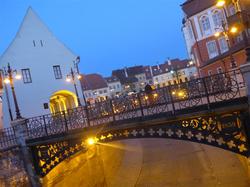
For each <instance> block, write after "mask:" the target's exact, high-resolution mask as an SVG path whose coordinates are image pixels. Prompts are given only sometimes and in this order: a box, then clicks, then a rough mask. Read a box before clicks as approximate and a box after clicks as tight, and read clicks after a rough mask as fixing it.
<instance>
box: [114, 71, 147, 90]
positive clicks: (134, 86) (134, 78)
mask: <svg viewBox="0 0 250 187" xmlns="http://www.w3.org/2000/svg"><path fill="white" fill-rule="evenodd" d="M112 76H116V77H118V79H119V80H120V81H121V84H122V86H123V92H124V93H129V92H140V91H142V90H144V87H145V85H146V84H147V83H148V81H147V76H146V72H145V68H144V66H133V67H128V68H124V69H118V70H114V71H112Z"/></svg>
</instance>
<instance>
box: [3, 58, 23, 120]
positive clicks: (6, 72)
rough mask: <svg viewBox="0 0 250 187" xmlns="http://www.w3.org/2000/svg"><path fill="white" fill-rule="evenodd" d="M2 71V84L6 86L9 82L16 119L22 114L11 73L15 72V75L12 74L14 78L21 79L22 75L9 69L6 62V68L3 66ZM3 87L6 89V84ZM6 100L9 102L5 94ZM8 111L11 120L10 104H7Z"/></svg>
mask: <svg viewBox="0 0 250 187" xmlns="http://www.w3.org/2000/svg"><path fill="white" fill-rule="evenodd" d="M2 72H3V75H4V80H3V82H4V85H5V86H6V84H10V88H11V91H12V96H13V100H14V105H15V110H16V119H21V118H22V116H21V113H20V109H19V106H18V102H17V97H16V92H15V87H14V80H13V75H14V74H15V76H14V78H15V79H21V78H22V77H21V75H20V74H18V73H17V71H16V70H12V69H11V67H10V64H9V63H8V66H7V70H6V69H5V68H4V70H2ZM5 89H6V91H7V86H6V87H5ZM6 94H7V92H6ZM7 102H8V103H9V99H8V96H7ZM8 105H9V104H8ZM9 112H10V118H11V120H12V119H13V117H12V113H11V110H10V106H9Z"/></svg>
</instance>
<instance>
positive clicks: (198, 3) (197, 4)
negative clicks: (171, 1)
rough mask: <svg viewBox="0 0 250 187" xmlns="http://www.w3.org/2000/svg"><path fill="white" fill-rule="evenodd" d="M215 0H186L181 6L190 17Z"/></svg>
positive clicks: (209, 5) (212, 4) (215, 0)
mask: <svg viewBox="0 0 250 187" xmlns="http://www.w3.org/2000/svg"><path fill="white" fill-rule="evenodd" d="M216 2H217V0H187V1H186V2H184V3H183V4H182V5H181V7H182V10H183V11H184V12H185V14H186V15H187V17H191V16H193V15H195V14H197V13H199V12H201V11H203V10H206V9H207V8H209V7H212V6H214V5H215V4H216Z"/></svg>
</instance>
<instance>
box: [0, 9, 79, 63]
mask: <svg viewBox="0 0 250 187" xmlns="http://www.w3.org/2000/svg"><path fill="white" fill-rule="evenodd" d="M48 36H49V37H50V40H53V41H54V42H56V43H57V44H58V45H59V46H60V48H61V49H62V48H65V51H68V52H69V53H71V54H72V55H73V56H77V55H75V54H74V52H72V50H71V49H69V48H68V47H66V46H65V45H64V44H63V43H62V42H61V41H60V40H58V39H57V38H56V37H55V35H54V34H53V33H52V32H51V31H50V29H49V28H48V27H47V25H46V24H44V22H43V21H42V20H41V19H40V17H39V16H38V15H37V14H36V12H35V11H34V10H33V9H32V8H31V7H29V8H28V9H27V11H26V14H25V16H24V18H23V20H22V23H21V25H20V27H19V29H18V31H17V33H16V35H15V37H14V39H13V40H12V42H11V43H10V45H9V46H8V48H7V49H6V50H5V51H4V53H3V54H2V55H1V56H0V62H2V59H4V57H5V55H6V54H8V52H9V51H11V49H12V48H13V47H14V46H15V44H16V43H18V41H20V40H22V42H23V41H29V42H32V40H38V41H39V40H40V39H44V38H45V37H48ZM19 45H20V44H19ZM37 45H40V43H39V44H38V43H37Z"/></svg>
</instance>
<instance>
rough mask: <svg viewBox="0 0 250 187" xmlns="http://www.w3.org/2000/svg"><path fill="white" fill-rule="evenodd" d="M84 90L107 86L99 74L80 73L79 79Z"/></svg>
mask: <svg viewBox="0 0 250 187" xmlns="http://www.w3.org/2000/svg"><path fill="white" fill-rule="evenodd" d="M80 81H81V84H82V86H83V89H84V90H96V89H101V88H106V87H108V85H107V83H106V81H105V79H104V78H103V77H102V76H101V75H99V74H96V73H94V74H88V75H82V79H80Z"/></svg>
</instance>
